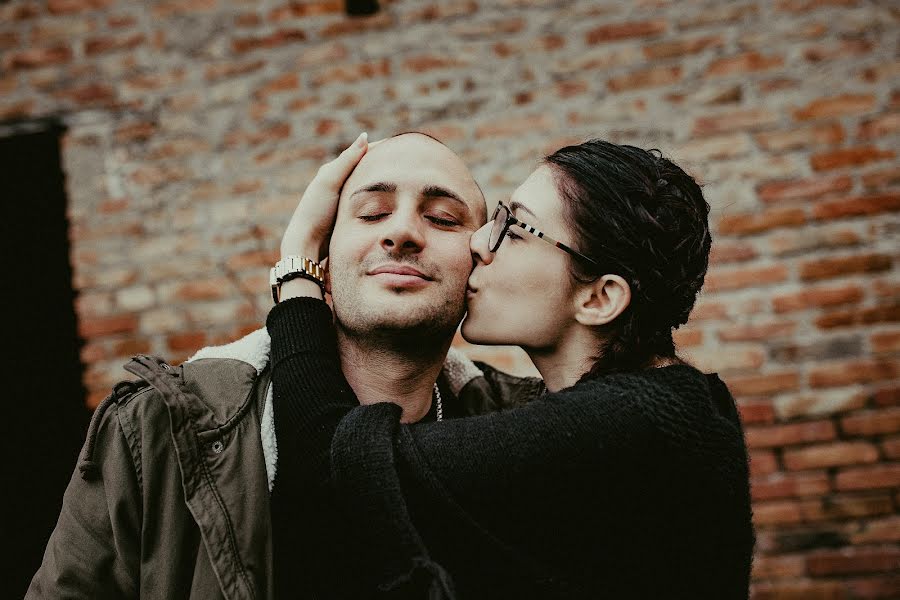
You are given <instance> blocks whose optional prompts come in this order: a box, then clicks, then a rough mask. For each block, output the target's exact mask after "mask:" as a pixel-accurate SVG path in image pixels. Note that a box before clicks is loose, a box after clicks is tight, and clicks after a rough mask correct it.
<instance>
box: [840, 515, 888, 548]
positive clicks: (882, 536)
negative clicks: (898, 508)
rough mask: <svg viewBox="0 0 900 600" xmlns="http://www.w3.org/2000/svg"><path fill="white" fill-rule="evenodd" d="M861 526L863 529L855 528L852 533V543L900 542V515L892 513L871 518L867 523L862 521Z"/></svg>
mask: <svg viewBox="0 0 900 600" xmlns="http://www.w3.org/2000/svg"><path fill="white" fill-rule="evenodd" d="M860 527H861V529H856V528H854V530H853V532H852V533H851V534H850V536H849V537H850V543H851V544H854V545H860V544H875V543H879V542H900V515H891V516H889V517H885V518H883V519H871V520H868V521H866V522H865V523H860Z"/></svg>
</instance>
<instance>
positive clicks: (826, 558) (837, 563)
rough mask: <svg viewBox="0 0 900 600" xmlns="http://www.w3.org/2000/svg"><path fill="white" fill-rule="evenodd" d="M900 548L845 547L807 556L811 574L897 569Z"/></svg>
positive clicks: (846, 573) (843, 573) (899, 561)
mask: <svg viewBox="0 0 900 600" xmlns="http://www.w3.org/2000/svg"><path fill="white" fill-rule="evenodd" d="M898 565H900V548H843V549H841V550H829V551H823V552H817V553H815V554H812V555H810V556H808V557H807V560H806V568H807V569H808V570H809V573H810V574H811V575H816V576H826V575H832V576H833V575H849V574H852V573H873V572H879V571H892V570H896V569H897V567H898Z"/></svg>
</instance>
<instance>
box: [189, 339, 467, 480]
mask: <svg viewBox="0 0 900 600" xmlns="http://www.w3.org/2000/svg"><path fill="white" fill-rule="evenodd" d="M271 348H272V338H271V337H269V332H268V331H267V330H266V328H265V327H263V328H261V329H257V330H256V331H254V332H252V333H249V334H247V335H245V336H244V337H242V338H241V339H239V340H236V341H234V342H231V343H230V344H225V345H222V346H207V347H205V348H202V349H200V350H198V351H197V353H196V354H194V355H193V356H192V357H191V358H189V359H188V360H187V362H188V363H193V362H196V361H199V360H203V359H207V358H219V359H222V358H225V359H232V360H240V361H243V362H245V363H247V364H249V365H252V366H253V368H254V369H256V374H257V375H259V374H260V373H262V371H263V370H264V369H265V368H266V366H267V365H268V364H269V354H270V351H271ZM443 374H444V377H446V379H447V382H448V383H449V384H450V390H451V391H452V392H453V394H454V395H456V396H458V395H459V394H460V392H461V391H462V389H463V388H464V387H465V386H466V384H468V383H469V382H470V381H472V380H473V379H476V378H478V377H483V376H484V373H483V372H482V370H481V369H479V368H478V366H476V365H475V363H473V362H472V361H471V360H470V359H469V358H468V357H467V356H466V355H465V354H463V353H462V352H460V351H459V350H457V349H455V348H450V351H449V352H448V353H447V358H446V360H445V361H444V368H443ZM272 406H273V402H272V384H271V382H270V383H269V385H268V388H267V389H266V396H265V405H264V406H263V414H262V423H261V426H260V439H261V441H262V448H263V456H264V458H265V463H266V478H267V479H268V483H269V491H271V490H272V485H273V483H274V481H275V473H276V472H277V470H278V444H277V442H276V439H275V414H274V412H273V409H272Z"/></svg>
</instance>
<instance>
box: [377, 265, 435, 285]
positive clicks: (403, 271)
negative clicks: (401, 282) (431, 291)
mask: <svg viewBox="0 0 900 600" xmlns="http://www.w3.org/2000/svg"><path fill="white" fill-rule="evenodd" d="M382 273H387V274H390V275H410V276H413V277H420V278H422V279H424V280H425V281H431V277H428V276H427V275H425V274H424V273H422V272H421V271H419V270H418V269H414V268H413V267H410V266H409V265H398V264H391V265H381V266H380V267H377V268H375V269H372V270H371V271H369V273H368V274H369V275H379V274H382Z"/></svg>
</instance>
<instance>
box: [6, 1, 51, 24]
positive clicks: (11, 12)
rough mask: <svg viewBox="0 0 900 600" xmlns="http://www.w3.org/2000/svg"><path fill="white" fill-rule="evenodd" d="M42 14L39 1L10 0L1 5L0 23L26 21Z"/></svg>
mask: <svg viewBox="0 0 900 600" xmlns="http://www.w3.org/2000/svg"><path fill="white" fill-rule="evenodd" d="M39 14H41V7H40V5H39V4H38V3H37V2H9V3H5V4H2V5H0V23H10V22H13V21H26V20H28V19H33V18H34V17H36V16H38V15H39Z"/></svg>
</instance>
